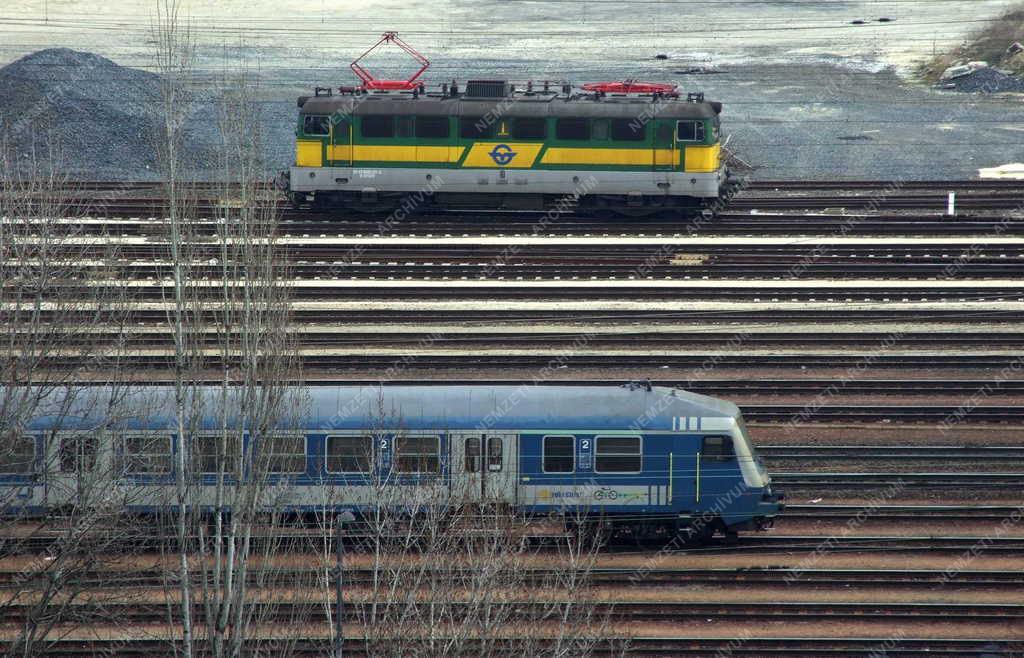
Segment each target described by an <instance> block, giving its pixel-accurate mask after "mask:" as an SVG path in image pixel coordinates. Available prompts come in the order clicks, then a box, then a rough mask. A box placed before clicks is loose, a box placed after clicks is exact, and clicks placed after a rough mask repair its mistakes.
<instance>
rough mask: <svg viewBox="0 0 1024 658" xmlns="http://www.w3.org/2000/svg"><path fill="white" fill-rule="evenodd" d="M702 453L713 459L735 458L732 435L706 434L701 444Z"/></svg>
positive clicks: (721, 460)
mask: <svg viewBox="0 0 1024 658" xmlns="http://www.w3.org/2000/svg"><path fill="white" fill-rule="evenodd" d="M700 452H701V455H702V456H703V457H704V458H705V459H708V460H711V461H720V462H724V461H728V460H730V459H732V458H733V455H734V453H733V451H732V437H730V436H705V437H704V443H703V445H702V446H701V451H700Z"/></svg>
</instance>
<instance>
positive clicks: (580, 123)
mask: <svg viewBox="0 0 1024 658" xmlns="http://www.w3.org/2000/svg"><path fill="white" fill-rule="evenodd" d="M555 137H557V138H558V139H569V140H587V139H590V121H589V120H587V119H558V120H557V121H555Z"/></svg>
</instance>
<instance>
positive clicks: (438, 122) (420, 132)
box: [416, 117, 449, 139]
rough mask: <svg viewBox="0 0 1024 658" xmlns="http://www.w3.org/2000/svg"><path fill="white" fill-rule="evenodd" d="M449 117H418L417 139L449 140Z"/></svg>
mask: <svg viewBox="0 0 1024 658" xmlns="http://www.w3.org/2000/svg"><path fill="white" fill-rule="evenodd" d="M448 134H449V128H448V117H416V137H418V138H420V139H448Z"/></svg>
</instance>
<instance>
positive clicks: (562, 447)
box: [543, 436, 576, 473]
mask: <svg viewBox="0 0 1024 658" xmlns="http://www.w3.org/2000/svg"><path fill="white" fill-rule="evenodd" d="M543 462H544V463H543V470H544V472H545V473H572V472H573V471H575V470H576V437H574V436H545V437H544V457H543Z"/></svg>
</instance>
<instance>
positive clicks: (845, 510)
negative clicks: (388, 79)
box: [783, 504, 1024, 577]
mask: <svg viewBox="0 0 1024 658" xmlns="http://www.w3.org/2000/svg"><path fill="white" fill-rule="evenodd" d="M1021 513H1022V510H1021V507H1012V506H1008V505H874V504H872V505H800V504H795V505H794V504H787V505H786V511H785V513H784V515H783V516H784V518H790V519H812V520H822V519H852V518H859V517H862V516H863V515H865V514H868V515H869V516H870V517H871V518H872V519H880V520H899V521H902V522H907V521H911V522H913V521H928V522H931V521H1002V520H1003V519H1008V518H1012V517H1013V515H1015V514H1018V515H1019V514H1021ZM1015 573H1018V574H1022V577H1024V572H1019V571H1018V572H1015Z"/></svg>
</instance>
